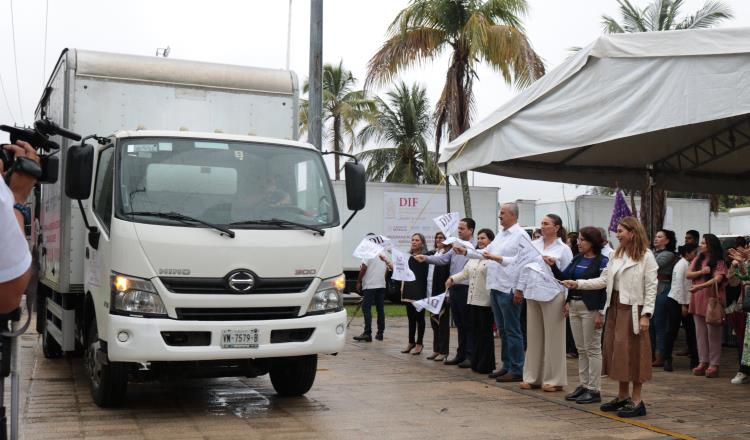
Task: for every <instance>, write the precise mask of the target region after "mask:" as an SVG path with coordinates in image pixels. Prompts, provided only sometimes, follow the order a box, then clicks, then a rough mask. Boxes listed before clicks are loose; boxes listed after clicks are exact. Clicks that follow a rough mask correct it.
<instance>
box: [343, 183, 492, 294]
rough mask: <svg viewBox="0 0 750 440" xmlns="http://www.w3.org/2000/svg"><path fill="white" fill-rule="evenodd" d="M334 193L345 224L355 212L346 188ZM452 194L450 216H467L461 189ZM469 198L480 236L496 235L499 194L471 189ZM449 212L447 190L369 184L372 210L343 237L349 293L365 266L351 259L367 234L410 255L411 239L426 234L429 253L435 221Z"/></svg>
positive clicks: (488, 189)
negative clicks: (482, 231)
mask: <svg viewBox="0 0 750 440" xmlns="http://www.w3.org/2000/svg"><path fill="white" fill-rule="evenodd" d="M333 190H334V193H335V195H336V201H337V204H338V208H339V213H340V215H341V221H342V222H343V221H345V220H346V219H347V218H348V217H349V216H350V215H351V211H349V210H348V209H347V208H346V197H345V195H344V194H345V192H346V188H345V186H344V182H343V181H334V182H333ZM450 192H451V193H450V195H451V212H458V213H460V215H461V216H463V215H464V214H463V213H464V204H463V197H462V195H461V188H460V187H458V186H451V187H450ZM470 192H471V205H472V209H473V215H474V220H475V221H476V223H477V228H476V231H478V230H480V229H482V228H488V229H491V230H492V231H493V232H495V231H497V228H498V221H497V213H498V204H497V195H498V188H491V187H471V189H470ZM445 212H446V200H445V187H444V186H438V185H409V184H397V183H378V182H368V183H367V206H366V207H365V209H364V210H363V211H362V212H360V213H359V214H357V216H356V217H355V218H354V220H352V222H351V223H350V224H349V225H347V227H346V229H344V231H343V233H344V239H343V243H344V245H343V246H344V249H343V259H344V273H345V274H346V280H347V283H346V285H347V287H346V290H347V291H349V292H352V291H354V284H355V283H356V281H357V274H358V273H359V268H360V265H361V260H359V259H357V258H355V257H354V256H352V253H353V252H354V248H356V247H357V245H358V244H359V242H360V241H361V240H362V238H363V237H364V236H365V235H367V233H370V232H372V233H374V234H382V235H385V236H387V237H389V238H391V239H393V240H394V246H396V247H397V248H398V249H400V250H402V251H405V252H406V251H408V250H409V239H410V237H411V235H412V234H414V233H416V232H421V233H423V234H424V236H425V238H426V239H427V246H428V248H430V249H432V242H433V237H434V235H435V233H436V232H438V230H439V229H438V227H437V226H436V225H435V223H434V222H433V220H432V219H433V218H435V217H437V216H438V215H441V214H444V213H445ZM476 231H475V232H476Z"/></svg>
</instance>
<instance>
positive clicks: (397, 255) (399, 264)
mask: <svg viewBox="0 0 750 440" xmlns="http://www.w3.org/2000/svg"><path fill="white" fill-rule="evenodd" d="M392 252H393V255H392V257H393V275H391V279H394V280H396V281H414V280H416V279H417V277H416V276H415V275H414V272H412V271H411V269H409V258H410V256H409V254H405V253H403V252H401V251H400V250H398V249H396V248H393V251H392Z"/></svg>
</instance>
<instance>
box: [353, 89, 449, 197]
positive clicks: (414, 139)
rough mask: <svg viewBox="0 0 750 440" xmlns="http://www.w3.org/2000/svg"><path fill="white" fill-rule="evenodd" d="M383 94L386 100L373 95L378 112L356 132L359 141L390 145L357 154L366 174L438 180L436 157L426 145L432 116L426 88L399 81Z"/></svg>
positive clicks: (394, 179)
mask: <svg viewBox="0 0 750 440" xmlns="http://www.w3.org/2000/svg"><path fill="white" fill-rule="evenodd" d="M386 96H387V98H388V102H387V103H386V102H385V101H384V100H382V99H381V98H376V100H377V105H378V116H377V118H376V119H375V120H374V121H373V122H372V123H370V124H369V125H367V126H366V127H364V128H363V129H362V131H360V132H359V136H358V140H359V143H360V144H362V145H365V144H367V143H368V142H371V141H372V142H377V143H387V144H390V145H392V146H390V147H383V148H376V149H372V150H367V151H363V152H362V153H359V154H358V155H357V157H358V158H359V159H362V160H363V161H366V162H367V177H368V178H369V179H370V180H375V181H383V180H385V181H386V182H396V183H431V184H437V183H440V170H439V169H438V167H437V157H436V155H435V153H434V152H432V151H430V149H429V147H428V146H427V139H428V137H430V136H431V134H432V127H433V120H432V117H431V115H430V110H429V106H430V103H429V101H428V99H427V92H426V90H425V89H424V88H422V87H420V86H419V85H417V84H414V85H412V86H411V87H409V86H407V85H406V84H405V83H404V82H400V83H399V84H397V85H396V87H395V89H393V90H391V91H390V92H388V93H387V94H386Z"/></svg>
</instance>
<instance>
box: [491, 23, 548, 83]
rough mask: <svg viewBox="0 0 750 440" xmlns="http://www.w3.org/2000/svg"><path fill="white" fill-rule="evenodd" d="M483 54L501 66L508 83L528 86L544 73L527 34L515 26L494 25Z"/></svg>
mask: <svg viewBox="0 0 750 440" xmlns="http://www.w3.org/2000/svg"><path fill="white" fill-rule="evenodd" d="M480 54H481V55H482V58H483V59H484V60H485V61H487V63H488V64H490V65H491V66H492V67H494V68H495V69H497V70H499V71H500V72H501V73H502V75H503V78H504V79H505V81H506V83H508V84H510V83H511V82H515V84H516V86H517V87H527V86H528V85H530V84H531V83H533V82H534V81H536V80H537V79H539V78H540V77H542V76H543V75H544V72H545V70H544V62H543V61H542V59H541V58H539V55H537V53H536V52H535V51H534V49H533V48H532V47H531V43H529V41H528V39H527V38H526V35H525V34H524V33H523V32H521V31H519V30H518V29H516V28H515V27H513V26H508V25H495V26H491V27H489V29H488V34H487V45H485V46H484V47H482V48H481V50H480Z"/></svg>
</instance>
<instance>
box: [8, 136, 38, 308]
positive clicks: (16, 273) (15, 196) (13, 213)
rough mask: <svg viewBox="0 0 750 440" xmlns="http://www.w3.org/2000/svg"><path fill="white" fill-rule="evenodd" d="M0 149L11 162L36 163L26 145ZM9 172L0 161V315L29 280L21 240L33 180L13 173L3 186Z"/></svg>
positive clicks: (27, 254) (17, 300) (27, 255)
mask: <svg viewBox="0 0 750 440" xmlns="http://www.w3.org/2000/svg"><path fill="white" fill-rule="evenodd" d="M0 148H2V149H4V150H5V151H7V152H9V153H11V154H13V155H14V156H15V160H19V158H21V157H25V158H27V159H30V160H32V161H34V162H36V163H37V164H38V163H39V156H38V155H37V154H36V151H34V148H33V147H32V146H31V145H30V144H29V143H27V142H24V141H20V140H19V141H17V142H16V143H15V144H10V145H3V146H2V147H0ZM9 172H10V170H5V169H4V167H3V162H2V161H0V174H2V176H3V178H2V179H0V245H1V246H2V252H0V314H6V313H10V312H12V311H13V310H15V309H16V308H18V306H19V304H20V302H21V296H22V295H23V293H24V292H25V291H26V286H27V285H28V284H29V279H30V277H31V253H30V252H29V245H28V243H27V242H26V237H25V236H24V222H25V220H28V218H29V216H30V212H29V209H28V208H27V207H26V205H25V203H26V200H27V199H28V197H29V194H30V193H31V191H32V190H33V188H34V185H35V184H36V179H35V178H34V177H32V176H30V175H28V174H26V173H24V172H22V171H19V170H13V172H12V173H11V174H10V180H9V181H8V182H7V184H6V181H5V177H6V175H7V174H8V173H9Z"/></svg>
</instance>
